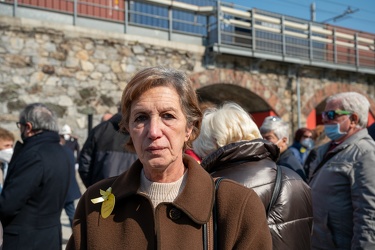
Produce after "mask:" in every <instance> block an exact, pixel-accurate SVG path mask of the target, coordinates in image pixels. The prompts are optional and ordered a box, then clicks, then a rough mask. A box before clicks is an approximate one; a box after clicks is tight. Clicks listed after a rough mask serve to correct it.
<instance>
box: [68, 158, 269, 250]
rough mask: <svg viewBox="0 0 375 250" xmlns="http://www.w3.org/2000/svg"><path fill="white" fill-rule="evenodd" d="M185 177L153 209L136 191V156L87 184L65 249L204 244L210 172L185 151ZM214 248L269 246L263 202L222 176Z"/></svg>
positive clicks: (211, 190) (210, 192)
mask: <svg viewBox="0 0 375 250" xmlns="http://www.w3.org/2000/svg"><path fill="white" fill-rule="evenodd" d="M184 164H185V166H187V167H188V171H189V172H188V179H187V183H186V186H185V188H184V190H183V191H182V193H181V194H180V195H179V196H178V197H177V199H176V200H175V201H174V202H173V203H161V204H159V205H158V206H157V207H156V209H155V210H154V209H153V207H152V204H151V201H150V199H149V198H148V197H147V196H145V195H143V194H140V193H138V192H137V190H138V187H139V184H140V173H141V169H142V164H141V163H140V161H139V160H137V161H136V162H135V163H134V164H133V165H132V167H131V168H130V169H129V170H128V171H127V172H125V173H123V174H121V175H119V176H118V177H112V178H109V179H105V180H102V181H100V182H98V183H96V184H94V185H93V186H91V187H90V188H89V189H88V190H87V191H86V193H85V194H84V195H83V196H82V198H81V199H80V201H79V204H78V207H77V210H76V214H75V218H74V223H73V224H74V226H73V234H72V236H71V238H70V240H69V242H68V245H67V248H66V249H203V240H202V238H203V237H202V235H203V233H202V225H204V224H205V223H207V222H208V221H209V219H210V217H211V215H212V213H211V212H212V207H213V204H214V197H215V187H214V182H213V179H212V177H211V176H210V175H209V174H208V173H207V172H206V171H205V170H204V169H203V168H202V167H201V166H200V165H199V164H198V163H196V161H195V160H194V159H193V158H191V157H189V156H186V155H185V156H184ZM108 187H112V193H113V194H114V196H115V199H116V204H115V207H114V210H113V212H112V214H111V215H110V216H109V217H108V218H106V219H103V218H102V217H101V215H100V209H101V203H99V204H93V203H92V202H91V201H90V200H91V199H92V198H97V197H99V196H100V194H99V189H102V190H106V189H107V188H108ZM216 204H217V206H218V224H217V225H218V244H217V246H218V249H272V240H271V235H270V232H269V230H268V226H267V221H266V216H265V211H264V206H263V204H262V202H261V200H260V199H259V197H258V196H257V195H256V193H255V192H254V191H253V190H252V189H247V188H245V187H243V186H242V185H240V184H237V183H235V182H233V181H230V180H223V181H222V182H221V184H220V186H219V189H218V192H217V199H216Z"/></svg>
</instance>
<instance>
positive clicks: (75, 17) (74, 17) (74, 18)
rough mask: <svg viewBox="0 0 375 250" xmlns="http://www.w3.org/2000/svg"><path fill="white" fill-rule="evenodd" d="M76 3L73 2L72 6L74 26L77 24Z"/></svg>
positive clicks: (75, 1)
mask: <svg viewBox="0 0 375 250" xmlns="http://www.w3.org/2000/svg"><path fill="white" fill-rule="evenodd" d="M77 1H78V0H74V2H73V4H74V6H73V25H74V26H76V24H77Z"/></svg>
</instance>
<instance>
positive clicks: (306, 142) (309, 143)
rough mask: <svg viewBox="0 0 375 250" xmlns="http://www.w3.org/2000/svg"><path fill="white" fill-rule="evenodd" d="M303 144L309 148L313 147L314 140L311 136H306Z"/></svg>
mask: <svg viewBox="0 0 375 250" xmlns="http://www.w3.org/2000/svg"><path fill="white" fill-rule="evenodd" d="M301 145H302V146H304V147H305V148H307V149H311V148H313V147H314V141H313V139H311V138H306V139H303V140H302V141H301Z"/></svg>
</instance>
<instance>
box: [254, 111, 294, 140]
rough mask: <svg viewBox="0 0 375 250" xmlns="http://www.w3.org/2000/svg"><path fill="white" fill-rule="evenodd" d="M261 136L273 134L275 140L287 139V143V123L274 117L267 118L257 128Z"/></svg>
mask: <svg viewBox="0 0 375 250" xmlns="http://www.w3.org/2000/svg"><path fill="white" fill-rule="evenodd" d="M259 130H260V132H261V133H262V135H264V134H266V133H269V132H273V133H274V134H275V135H276V137H277V139H279V140H280V139H282V138H284V137H285V138H287V142H288V140H289V125H288V123H287V122H284V121H283V120H281V118H280V117H276V116H267V117H266V118H265V119H264V121H263V124H262V126H260V128H259Z"/></svg>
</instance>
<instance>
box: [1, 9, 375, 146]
mask: <svg viewBox="0 0 375 250" xmlns="http://www.w3.org/2000/svg"><path fill="white" fill-rule="evenodd" d="M205 50H206V48H205V47H204V46H197V45H189V44H183V43H177V42H170V41H165V40H159V39H154V38H147V34H145V36H144V37H141V36H134V35H129V34H121V33H110V32H103V31H98V30H93V29H87V28H80V27H74V26H64V25H56V24H49V23H45V22H41V21H36V20H29V19H22V18H11V17H4V16H0V126H1V127H4V128H7V129H9V130H11V131H13V132H14V133H15V134H16V135H18V134H19V131H18V130H17V128H16V125H15V122H17V121H18V116H19V112H20V110H21V109H22V108H24V107H25V105H27V104H29V103H32V102H43V103H45V104H47V105H48V106H50V107H51V108H52V109H53V110H54V111H55V112H56V113H57V114H58V118H59V125H60V126H63V125H64V124H68V125H70V126H71V128H72V130H73V134H74V135H76V136H77V137H78V138H79V142H80V144H81V146H82V145H83V143H84V141H85V139H86V137H87V129H88V128H87V127H88V117H87V116H88V114H93V118H94V120H93V125H94V126H95V125H96V124H98V123H99V122H100V118H101V116H102V115H103V114H104V113H105V112H108V111H109V112H111V113H115V112H116V110H117V107H116V104H117V103H118V102H119V101H120V98H121V94H122V91H123V89H124V87H125V86H126V84H127V82H128V81H129V80H130V79H131V77H132V76H133V75H134V73H135V72H137V71H138V70H140V69H142V68H144V67H149V66H156V65H165V66H168V67H174V68H177V69H180V70H183V71H185V72H186V73H187V74H188V75H189V76H190V77H191V79H192V80H193V83H194V87H195V88H196V89H199V88H201V87H205V86H210V85H212V86H213V85H215V84H228V86H229V87H230V86H231V85H236V86H240V87H242V88H244V90H246V91H250V92H252V93H254V94H255V95H256V96H257V97H258V98H259V99H261V100H262V101H265V102H266V103H267V104H268V105H269V107H270V109H272V110H273V111H275V112H276V113H277V114H278V115H280V116H281V117H282V118H283V119H284V120H285V121H288V122H290V124H291V132H293V131H295V130H296V129H297V127H298V126H297V118H298V117H297V101H298V98H297V84H299V85H300V92H301V95H300V101H301V116H300V119H301V122H302V123H301V125H302V126H305V125H306V119H307V117H308V115H309V114H310V113H311V112H312V111H313V110H314V109H316V108H319V107H320V106H321V105H322V103H323V102H324V100H325V98H327V97H328V96H330V95H332V94H335V93H337V92H342V91H357V92H360V93H362V94H364V95H366V96H367V97H368V99H369V100H370V102H371V105H372V106H371V112H372V114H375V103H374V101H373V100H374V94H375V87H374V82H375V80H374V77H375V76H373V75H365V74H357V73H353V72H352V73H351V72H339V71H335V70H330V71H327V70H325V69H319V68H311V67H306V66H303V65H299V66H297V65H292V64H285V63H278V62H272V61H267V60H263V61H261V60H257V59H255V58H249V57H239V56H230V55H223V54H216V55H212V54H209V53H208V54H205V53H206V51H205ZM205 56H208V57H205ZM203 62H207V63H208V64H204V63H203ZM217 94H218V93H214V92H213V93H212V95H217ZM233 100H236V97H235V96H234V97H233ZM245 101H246V100H245ZM252 105H253V106H257V104H256V103H255V104H252ZM256 108H257V107H255V109H256Z"/></svg>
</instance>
